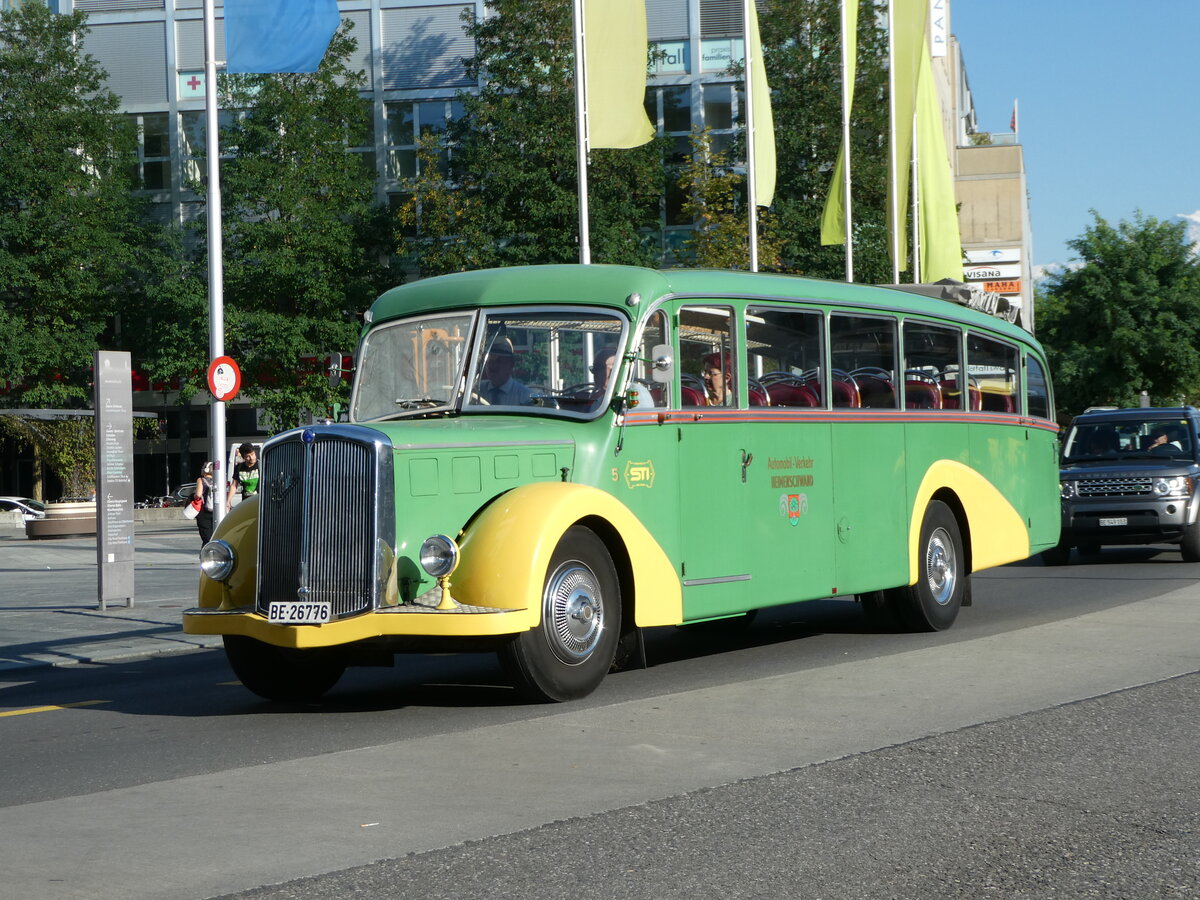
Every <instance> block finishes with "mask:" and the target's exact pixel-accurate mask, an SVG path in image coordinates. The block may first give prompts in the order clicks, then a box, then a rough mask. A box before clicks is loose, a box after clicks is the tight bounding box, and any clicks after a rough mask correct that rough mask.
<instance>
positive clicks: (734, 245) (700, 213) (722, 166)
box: [679, 129, 782, 270]
mask: <svg viewBox="0 0 1200 900" xmlns="http://www.w3.org/2000/svg"><path fill="white" fill-rule="evenodd" d="M729 156H730V154H729V152H728V151H722V152H717V151H714V150H713V148H712V135H711V133H710V132H709V131H708V129H703V130H697V131H694V132H693V133H692V153H691V156H690V157H689V158H688V160H687V161H686V162H685V163H684V165H683V169H682V173H681V175H680V179H679V186H680V188H681V189H682V191H683V193H684V196H685V197H686V198H687V199H685V200H684V202H683V211H684V214H685V215H687V216H688V217H689V218H690V219H691V220H692V222H693V223H694V229H693V231H692V232H691V234H690V235H689V236H688V238H687V239H686V240H685V241H684V243H683V249H684V251H685V253H687V254H689V255H690V262H693V263H694V264H695V265H698V266H702V267H705V268H714V269H745V268H748V267H749V263H750V224H749V217H748V215H747V212H746V203H745V188H744V185H745V182H746V176H745V175H743V174H741V173H740V172H737V171H735V170H734V169H733V167H732V166H731V164H730V160H729ZM781 244H782V238H781V237H780V235H779V234H778V232H777V230H776V228H775V217H774V216H773V215H772V214H771V213H770V212H769V211H766V210H760V211H759V215H758V258H759V267H760V268H761V269H763V270H767V269H779V268H780V265H781Z"/></svg>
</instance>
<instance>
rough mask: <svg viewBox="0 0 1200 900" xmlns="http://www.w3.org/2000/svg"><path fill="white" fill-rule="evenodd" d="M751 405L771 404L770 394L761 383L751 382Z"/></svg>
mask: <svg viewBox="0 0 1200 900" xmlns="http://www.w3.org/2000/svg"><path fill="white" fill-rule="evenodd" d="M750 405H751V406H770V405H771V397H770V394H769V393H768V392H767V391H766V390H765V389H764V388H763V386H762V385H761V384H756V383H755V382H754V381H751V382H750Z"/></svg>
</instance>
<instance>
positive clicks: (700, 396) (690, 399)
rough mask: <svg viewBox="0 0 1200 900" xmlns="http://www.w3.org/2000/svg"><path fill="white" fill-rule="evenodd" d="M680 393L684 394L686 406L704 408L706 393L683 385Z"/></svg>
mask: <svg viewBox="0 0 1200 900" xmlns="http://www.w3.org/2000/svg"><path fill="white" fill-rule="evenodd" d="M680 393H682V394H683V405H684V406H704V405H705V404H704V392H703V391H701V390H698V389H697V388H694V387H692V386H690V385H687V384H685V385H683V387H682V388H680Z"/></svg>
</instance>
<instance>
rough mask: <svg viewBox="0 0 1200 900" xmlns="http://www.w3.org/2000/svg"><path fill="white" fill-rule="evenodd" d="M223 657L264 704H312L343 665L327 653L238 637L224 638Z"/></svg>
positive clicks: (326, 689) (338, 675) (333, 681)
mask: <svg viewBox="0 0 1200 900" xmlns="http://www.w3.org/2000/svg"><path fill="white" fill-rule="evenodd" d="M224 642H225V656H226V657H227V658H228V659H229V665H230V667H231V668H232V669H233V673H234V674H235V675H237V677H238V680H240V681H241V682H242V684H243V686H245V687H246V689H247V690H249V691H251V692H253V693H255V694H258V696H260V697H262V698H264V699H266V700H275V701H278V702H281V703H295V702H299V701H302V700H315V699H316V698H317V697H320V696H321V695H322V694H324V693H325V692H326V691H328V690H329V689H330V688H331V687H333V686H334V685H335V684H337V681H338V679H339V678H341V677H342V673H343V672H345V671H346V666H345V663H343V662H342V661H341V660H339V659H337V658H336V657H334V656H333V655H332V654H331V653H330V652H329V651H327V650H294V649H292V648H290V647H276V646H274V645H273V644H266V643H263V642H262V641H257V640H255V639H254V638H249V637H244V636H242V635H239V634H227V635H225V638H224Z"/></svg>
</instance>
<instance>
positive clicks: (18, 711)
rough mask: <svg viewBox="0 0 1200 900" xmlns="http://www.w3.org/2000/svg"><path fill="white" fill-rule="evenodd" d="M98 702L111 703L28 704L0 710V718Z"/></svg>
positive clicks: (91, 703) (84, 701)
mask: <svg viewBox="0 0 1200 900" xmlns="http://www.w3.org/2000/svg"><path fill="white" fill-rule="evenodd" d="M98 703H112V701H111V700H80V701H79V702H78V703H63V704H62V705H61V706H30V707H28V708H27V709H13V710H9V711H8V712H0V719H2V718H4V717H5V716H24V715H28V714H29V713H40V712H50V711H52V710H55V709H74V708H75V707H77V706H95V705H97V704H98Z"/></svg>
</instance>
